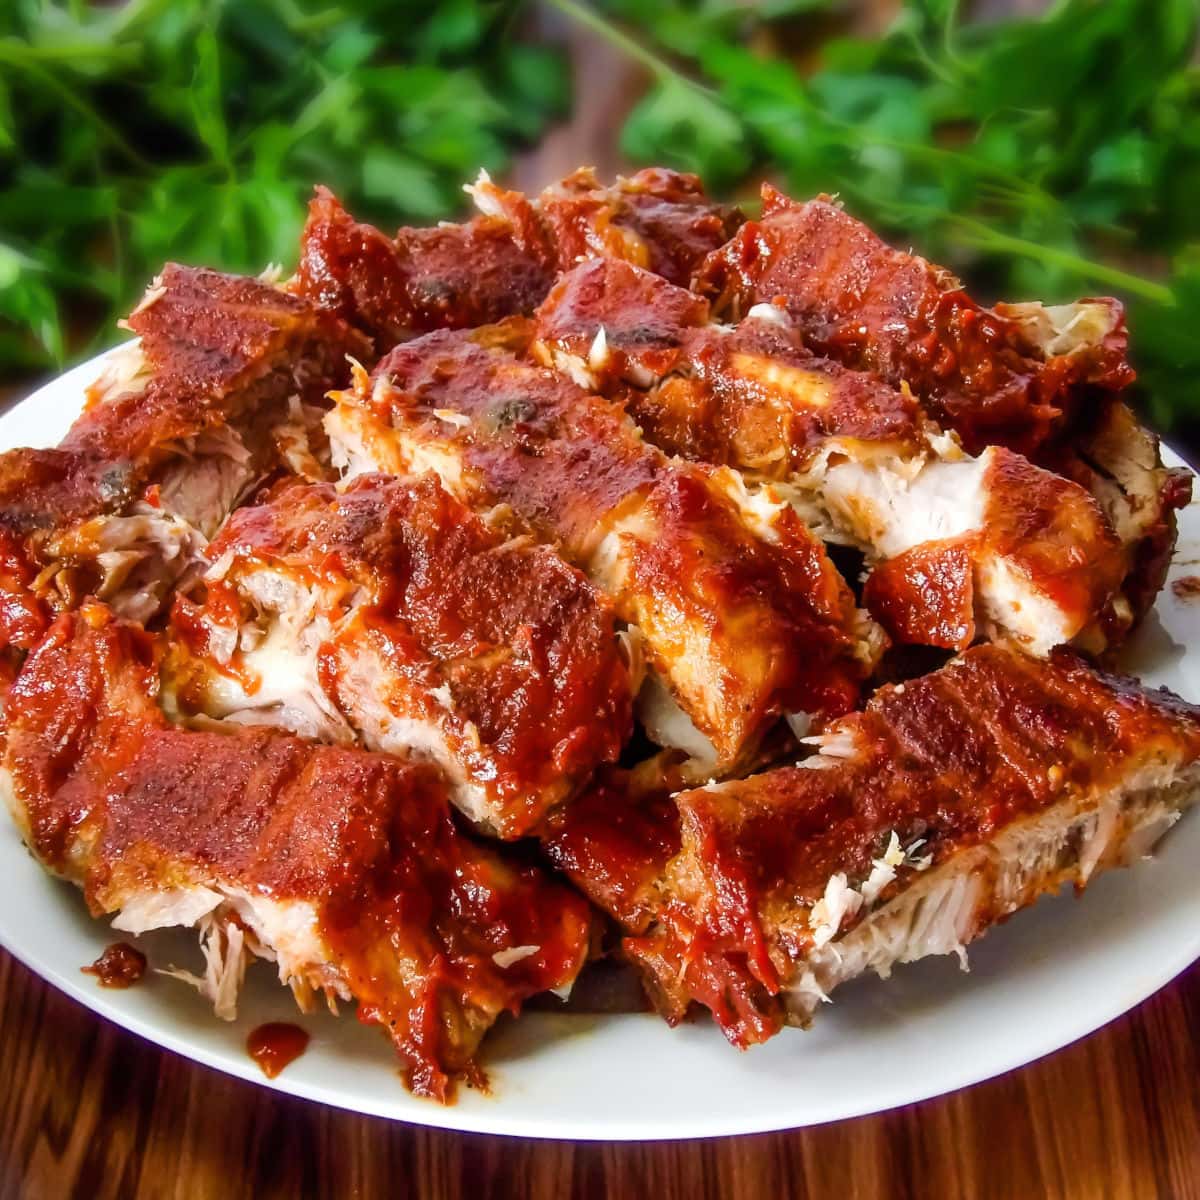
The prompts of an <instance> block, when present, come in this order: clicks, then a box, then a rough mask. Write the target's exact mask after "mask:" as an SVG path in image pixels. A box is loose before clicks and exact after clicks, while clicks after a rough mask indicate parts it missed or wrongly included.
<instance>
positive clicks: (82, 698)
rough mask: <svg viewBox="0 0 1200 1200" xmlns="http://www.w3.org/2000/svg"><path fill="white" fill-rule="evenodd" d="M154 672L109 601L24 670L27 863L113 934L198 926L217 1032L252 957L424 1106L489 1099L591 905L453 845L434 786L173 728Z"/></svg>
mask: <svg viewBox="0 0 1200 1200" xmlns="http://www.w3.org/2000/svg"><path fill="white" fill-rule="evenodd" d="M154 658H155V652H154V646H153V644H152V643H151V641H150V640H149V639H148V638H147V637H146V635H144V634H142V633H141V631H140V630H138V629H136V628H134V627H131V626H128V625H124V624H122V623H120V622H118V621H115V620H114V619H113V618H112V617H111V614H109V613H108V611H107V610H105V609H104V608H102V607H101V606H98V605H89V606H87V607H85V608H84V609H83V610H81V611H80V612H79V613H78V614H68V615H65V616H63V617H61V618H60V619H59V620H58V621H57V622H56V624H55V625H54V627H53V628H52V629H51V631H50V632H49V634H48V635H47V637H46V639H45V641H44V642H43V643H42V644H41V645H40V646H39V647H38V649H37V650H36V651H35V652H34V653H33V654H32V655H31V656H30V657H29V660H28V661H27V663H26V665H25V668H24V670H23V671H22V673H21V675H20V677H19V678H18V680H17V682H16V683H15V684H14V685H13V687H12V689H11V691H10V695H9V700H8V710H7V745H6V750H5V763H4V766H5V771H4V776H3V779H4V784H5V787H4V790H5V793H6V798H7V799H8V801H9V804H10V806H11V807H12V810H13V815H14V817H15V818H16V821H17V823H18V826H19V827H20V828H21V829H22V831H23V833H24V836H25V838H26V841H27V842H28V844H29V846H30V848H31V849H32V850H33V851H34V852H35V853H36V854H37V855H38V857H39V858H40V859H41V860H42V861H43V862H44V863H45V865H46V866H47V867H49V868H50V869H51V870H53V871H55V872H57V873H59V874H62V875H64V876H66V877H67V878H68V879H70V880H72V881H74V882H75V883H78V884H80V885H81V886H82V887H83V889H84V894H85V896H86V898H87V901H88V905H89V908H90V909H91V911H92V913H93V915H95V916H100V915H107V914H115V920H114V925H115V926H116V927H117V928H118V929H123V930H127V931H129V932H132V933H141V932H143V931H145V930H148V929H152V928H158V927H162V926H170V925H182V926H195V927H197V928H198V929H199V930H200V932H201V938H202V943H203V946H204V952H205V958H206V960H207V969H206V972H205V975H204V977H203V978H193V982H195V983H196V984H197V986H199V987H200V989H201V990H202V991H203V992H204V993H205V994H206V995H208V996H209V998H210V999H212V1000H213V1002H214V1004H215V1007H216V1009H217V1013H218V1015H219V1016H224V1017H226V1018H230V1019H231V1018H232V1016H233V1015H234V1012H235V1006H236V997H237V991H238V986H239V984H240V982H241V978H242V975H243V973H244V971H245V967H246V965H247V962H248V961H249V960H250V959H251V958H252V957H253V956H258V957H262V958H266V959H269V960H271V961H273V962H275V963H276V964H277V965H278V968H279V974H280V979H281V981H282V982H284V983H285V984H287V985H288V986H289V987H291V988H292V990H293V992H294V993H295V995H296V999H297V1001H298V1002H299V1003H300V1004H301V1006H302V1007H307V1006H308V1005H309V1004H310V1003H311V1002H312V998H313V993H314V992H320V993H323V994H324V995H325V997H326V998H327V1000H328V1001H329V1002H330V1004H331V1006H332V1005H334V1004H335V1003H336V1000H338V999H344V1000H350V999H354V1000H357V1002H358V1013H359V1018H360V1019H361V1020H363V1021H367V1022H370V1023H373V1024H378V1025H380V1026H381V1027H382V1028H383V1029H384V1031H385V1032H386V1033H387V1034H388V1036H389V1037H390V1038H391V1040H392V1042H393V1044H394V1045H395V1047H396V1050H397V1052H398V1054H399V1056H400V1059H401V1062H402V1064H403V1066H404V1071H405V1076H406V1080H407V1082H408V1085H409V1086H410V1087H411V1088H412V1090H413V1091H415V1092H417V1093H418V1094H421V1095H428V1096H433V1097H436V1098H438V1099H442V1100H444V1099H447V1098H448V1097H449V1096H450V1095H451V1094H452V1089H453V1086H454V1081H455V1080H456V1079H457V1078H460V1077H465V1078H467V1079H469V1080H471V1081H474V1082H478V1083H482V1082H484V1079H483V1075H482V1072H481V1071H480V1069H479V1067H478V1065H477V1064H476V1062H475V1054H476V1050H477V1048H478V1045H479V1042H480V1039H481V1038H482V1037H483V1035H484V1033H485V1032H486V1030H487V1029H488V1027H489V1026H490V1025H491V1024H492V1022H493V1021H494V1020H495V1019H496V1017H497V1016H498V1015H499V1014H500V1013H501V1012H503V1011H505V1010H514V1011H515V1010H516V1009H517V1008H518V1007H519V1005H520V1003H521V1001H522V1000H523V999H524V998H526V997H528V996H530V995H532V994H534V993H536V992H540V991H544V990H546V989H554V988H566V987H569V986H570V984H571V981H572V980H573V979H574V977H575V975H576V973H577V972H578V970H579V968H580V966H581V964H582V962H583V960H584V958H585V956H586V954H587V950H588V939H589V926H590V918H589V915H588V912H587V907H586V904H585V903H584V902H583V901H582V900H581V899H580V898H579V897H577V896H575V895H574V894H573V893H571V892H570V891H569V890H567V889H566V888H563V887H560V886H558V885H555V884H552V883H550V882H548V881H547V880H546V879H545V878H544V877H543V876H542V875H540V874H539V873H538V872H537V871H536V870H535V869H533V868H530V867H518V866H514V865H510V864H508V863H506V862H505V861H504V860H503V859H502V858H500V857H499V856H498V855H497V854H496V853H495V852H494V851H492V850H489V849H487V848H485V847H484V846H481V845H479V844H477V843H476V842H473V841H472V840H470V839H469V838H468V837H466V836H464V835H463V834H461V833H460V832H458V830H457V829H456V828H455V825H454V822H453V821H452V819H451V816H450V810H449V807H448V805H447V803H446V796H445V792H444V789H443V787H442V785H441V783H440V781H439V780H438V778H437V776H436V774H435V773H434V772H432V771H431V770H429V769H428V768H425V767H421V766H416V765H411V764H408V763H405V762H403V761H401V760H400V759H397V758H394V757H391V756H387V755H373V754H368V753H365V752H362V751H357V750H347V749H342V748H339V747H332V746H320V745H315V744H313V743H311V742H306V741H302V740H301V739H299V738H295V737H291V736H288V735H285V734H280V733H276V732H268V731H263V730H248V729H238V728H236V727H235V728H233V729H230V730H228V731H226V732H221V733H217V732H196V731H185V730H180V729H176V728H172V727H170V726H169V725H168V724H167V722H166V721H165V719H164V718H163V716H162V714H161V712H160V711H159V709H158V708H157V706H156V704H155V702H154V699H153V696H154V692H155V687H156V676H157V671H156V666H155V662H154ZM175 973H177V974H182V975H185V976H186V974H187V973H186V972H175Z"/></svg>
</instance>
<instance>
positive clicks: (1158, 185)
mask: <svg viewBox="0 0 1200 1200" xmlns="http://www.w3.org/2000/svg"><path fill="white" fill-rule="evenodd" d="M558 7H560V8H563V9H564V10H566V11H568V12H570V13H572V14H573V15H575V16H576V17H577V18H579V17H580V12H579V8H580V6H579V5H578V4H575V3H572V2H571V0H564V2H561V3H559V4H558ZM603 7H604V9H605V11H606V12H607V13H608V14H609V15H611V16H614V17H617V18H619V19H620V21H621V28H622V29H623V30H624V31H625V33H626V34H627V35H631V36H633V37H635V38H636V39H637V40H638V42H639V45H640V46H641V47H642V53H641V54H640V55H639V57H641V59H642V61H644V62H646V63H647V65H648V66H649V67H650V69H651V72H652V74H653V75H654V76H655V81H654V86H653V87H652V89H651V91H650V92H649V94H648V95H647V96H646V98H645V99H644V100H643V101H642V102H641V103H640V104H639V105H638V107H637V108H636V109H635V110H634V112H633V113H632V114H631V116H630V118H629V121H628V123H627V124H626V126H625V130H624V147H625V149H626V151H627V152H628V153H629V154H630V155H631V156H632V157H634V158H635V159H639V160H647V161H665V162H668V163H672V164H674V165H676V166H679V167H683V168H686V169H688V170H692V171H696V172H698V173H700V174H701V175H703V176H704V177H705V179H706V180H708V181H710V182H711V183H712V184H713V185H714V186H716V187H718V188H721V187H725V188H733V187H735V186H736V185H737V184H738V183H739V182H740V181H742V180H743V179H745V178H746V177H748V176H756V175H759V174H766V175H767V176H768V177H771V178H773V179H775V180H776V182H778V183H779V184H780V185H781V186H782V187H783V188H784V189H785V190H787V191H789V192H790V193H792V194H793V195H796V196H801V197H804V196H810V195H812V194H814V193H816V192H821V191H824V192H832V193H838V194H839V195H840V196H841V197H842V198H843V199H844V201H845V202H846V205H847V207H848V208H849V209H850V210H851V211H852V212H854V213H855V214H856V215H857V216H859V217H861V218H863V219H864V220H866V221H868V222H870V223H871V224H873V225H874V226H876V227H877V228H879V229H881V230H882V231H884V232H885V233H888V234H890V235H891V236H892V237H893V239H894V240H896V241H898V242H899V243H900V244H902V245H905V246H913V247H915V248H917V249H919V250H920V251H921V252H922V253H924V254H926V255H928V256H929V257H932V258H935V259H938V260H941V261H946V262H948V263H950V264H952V265H954V266H955V267H957V268H958V269H959V270H960V271H962V272H964V273H965V274H966V275H968V277H969V278H970V279H971V280H972V281H973V283H975V284H976V285H977V286H981V287H982V288H984V289H985V290H986V291H988V292H990V293H991V294H992V295H994V296H996V297H998V298H1005V299H1026V298H1038V299H1045V300H1048V301H1061V300H1067V299H1071V298H1074V297H1075V296H1077V295H1078V294H1079V293H1080V292H1091V293H1093V294H1094V293H1096V292H1114V293H1115V294H1117V295H1119V296H1121V297H1123V298H1124V299H1125V300H1126V301H1127V303H1128V304H1129V306H1130V310H1131V312H1130V320H1131V326H1132V328H1133V331H1134V347H1135V351H1136V356H1137V360H1138V366H1139V368H1140V371H1141V376H1142V381H1143V385H1144V387H1143V392H1144V395H1145V396H1146V398H1147V401H1148V403H1149V405H1150V408H1151V412H1152V416H1154V417H1155V419H1157V420H1158V421H1160V422H1162V423H1169V422H1170V420H1171V419H1173V418H1175V417H1181V418H1188V419H1196V418H1200V200H1198V199H1197V197H1198V196H1200V68H1197V66H1196V65H1195V61H1194V59H1195V50H1196V26H1197V14H1198V8H1200V6H1198V5H1197V2H1196V0H1153V2H1150V0H1059V2H1058V3H1056V4H1053V5H1050V6H1049V8H1048V11H1047V12H1046V13H1045V14H1043V15H1042V16H1040V17H1037V18H1023V19H1007V20H1000V21H990V22H970V21H967V20H965V19H964V16H963V13H962V12H961V11H960V8H961V6H960V5H959V4H957V3H956V2H955V0H908V3H906V4H905V5H904V6H903V8H902V10H901V13H900V15H899V17H898V18H897V20H896V21H895V22H894V23H893V25H892V26H891V28H890V29H889V30H888V31H887V32H886V33H885V34H884V35H883V36H882V37H880V38H877V39H872V40H862V39H856V38H848V37H832V38H828V37H827V36H826V34H827V33H828V28H827V25H828V22H829V14H830V13H832V14H833V15H836V14H837V12H838V11H839V10H842V11H844V10H845V9H846V8H847V7H848V5H846V4H838V3H835V2H832V0H799V2H796V0H793V2H791V3H788V2H777V3H773V4H765V5H753V6H751V5H743V4H739V3H735V2H732V0H698V2H695V0H694V2H690V3H688V2H675V3H659V2H653V3H645V2H644V0H608V3H606V4H605V5H604V6H603ZM814 14H815V17H814ZM589 18H590V19H589ZM582 19H585V20H588V23H589V24H591V25H592V27H593V28H594V29H596V31H597V32H599V33H601V34H604V33H607V34H608V36H610V37H612V38H613V40H614V41H616V42H617V44H623V43H622V39H621V36H620V34H619V32H618V34H617V35H615V36H614V35H613V32H612V27H611V26H609V27H608V28H607V29H606V28H605V25H604V22H603V21H597V19H596V10H595V9H589V10H588V14H587V16H586V17H584V18H582ZM822 22H824V25H825V27H824V28H823V27H822ZM648 47H649V48H651V52H650V53H646V48H648ZM814 50H815V53H813V51H814ZM802 53H803V65H799V61H800V59H799V56H800V55H801V54H802ZM1158 279H1162V280H1164V282H1158V281H1157V280H1158Z"/></svg>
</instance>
